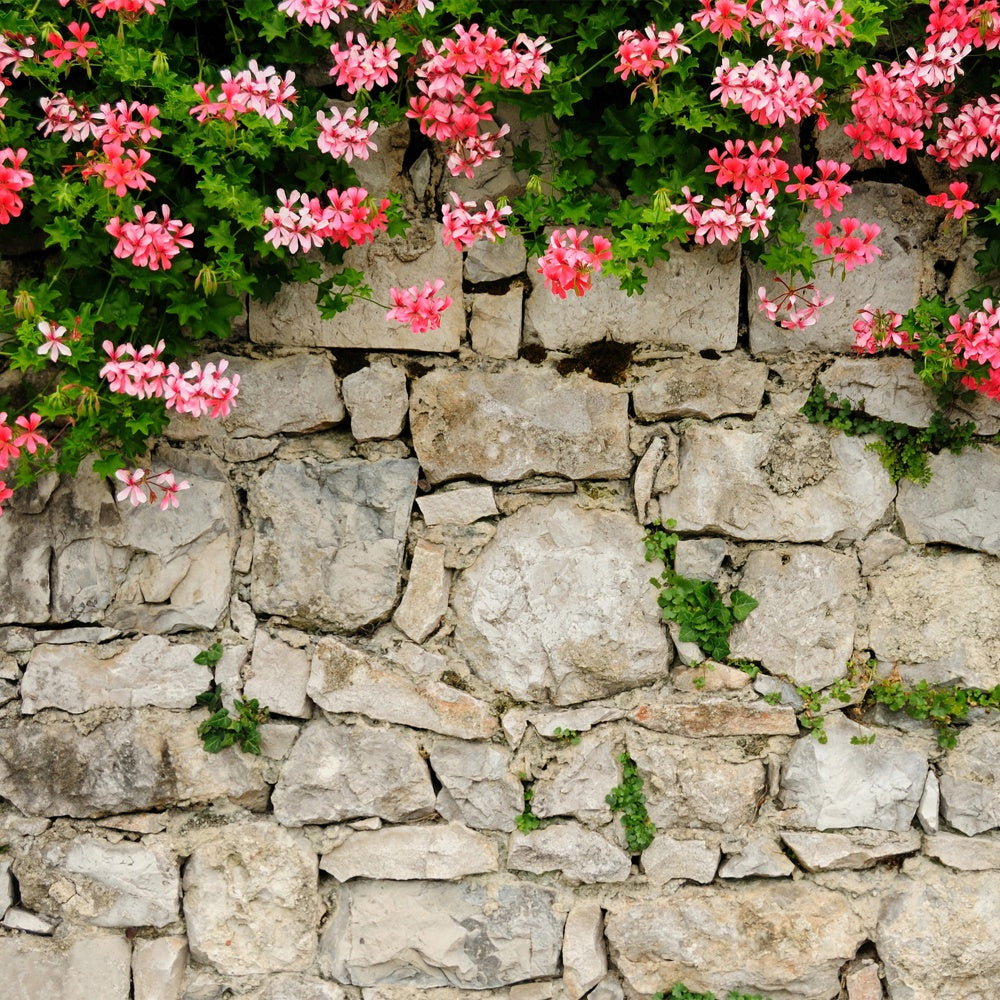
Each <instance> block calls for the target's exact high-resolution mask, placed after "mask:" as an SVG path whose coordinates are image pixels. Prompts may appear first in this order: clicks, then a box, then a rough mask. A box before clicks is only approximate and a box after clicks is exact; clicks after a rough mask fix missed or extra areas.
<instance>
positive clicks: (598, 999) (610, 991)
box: [590, 975, 625, 1000]
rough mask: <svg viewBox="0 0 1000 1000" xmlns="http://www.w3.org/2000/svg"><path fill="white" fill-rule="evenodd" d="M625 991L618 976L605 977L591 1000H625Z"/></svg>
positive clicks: (592, 994) (594, 989) (592, 992)
mask: <svg viewBox="0 0 1000 1000" xmlns="http://www.w3.org/2000/svg"><path fill="white" fill-rule="evenodd" d="M624 996H625V991H624V990H623V989H622V984H621V983H620V982H619V981H618V979H617V977H616V976H613V975H612V976H605V977H604V979H602V980H601V982H599V983H598V984H597V985H596V986H595V987H594V988H593V989H592V990H591V991H590V998H591V1000H623V998H624Z"/></svg>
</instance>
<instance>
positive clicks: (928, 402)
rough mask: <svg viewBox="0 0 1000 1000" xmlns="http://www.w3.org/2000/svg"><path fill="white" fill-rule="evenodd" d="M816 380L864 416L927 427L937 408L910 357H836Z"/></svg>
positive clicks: (911, 425)
mask: <svg viewBox="0 0 1000 1000" xmlns="http://www.w3.org/2000/svg"><path fill="white" fill-rule="evenodd" d="M819 381H820V383H821V384H822V385H823V386H824V388H826V390H827V391H828V392H832V393H835V394H836V395H837V396H838V397H839V398H840V399H848V400H850V401H851V403H852V404H853V405H854V406H855V407H856V408H858V409H864V411H865V413H870V414H871V415H872V416H873V417H881V418H882V419H883V420H893V421H895V422H896V423H899V424H909V426H910V427H926V426H927V425H928V424H929V423H930V419H931V415H932V414H933V413H934V410H935V409H936V407H935V403H934V397H933V396H932V395H931V391H930V389H928V388H927V386H926V385H924V383H923V382H921V381H920V376H919V375H917V373H916V371H914V368H913V362H912V361H911V360H910V359H909V358H837V359H836V361H834V362H833V364H832V365H830V367H829V368H827V369H826V371H824V372H823V373H822V374H821V375H820V377H819Z"/></svg>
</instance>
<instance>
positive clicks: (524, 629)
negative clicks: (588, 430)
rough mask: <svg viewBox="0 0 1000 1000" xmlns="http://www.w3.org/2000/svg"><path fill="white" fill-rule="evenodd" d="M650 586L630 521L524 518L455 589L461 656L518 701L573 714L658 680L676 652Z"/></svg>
mask: <svg viewBox="0 0 1000 1000" xmlns="http://www.w3.org/2000/svg"><path fill="white" fill-rule="evenodd" d="M649 574H650V565H649V564H648V563H646V562H645V560H644V558H643V548H642V530H641V529H640V527H639V526H638V525H637V524H636V523H635V520H634V518H632V517H629V516H628V515H626V514H620V513H614V512H610V511H602V510H582V509H580V508H579V507H577V506H576V505H575V504H574V502H573V500H571V499H558V500H554V501H553V502H552V503H550V504H547V505H545V506H537V505H532V506H528V507H524V508H522V509H521V510H519V511H518V512H517V513H516V514H513V515H512V516H511V517H508V518H505V519H504V520H503V521H501V523H500V525H499V527H498V529H497V534H496V537H495V538H494V539H493V541H492V542H491V543H490V544H489V545H488V546H487V547H486V548H485V549H484V550H483V552H482V553H481V554H480V556H479V558H478V559H477V560H476V562H475V563H474V564H473V565H472V566H471V567H470V568H469V569H467V570H466V571H465V572H464V573H463V574H462V575H461V576H460V577H459V578H458V579H457V580H456V581H455V583H454V584H453V585H452V606H453V607H454V609H455V612H456V615H457V618H458V627H457V629H456V636H455V638H456V644H457V647H458V649H459V651H460V652H461V653H462V655H464V656H465V657H466V659H467V660H468V661H469V664H470V666H471V668H472V670H473V672H474V673H475V674H476V675H477V676H478V677H480V678H481V679H482V680H484V681H486V682H487V683H489V684H491V685H492V686H493V687H494V688H496V689H498V690H501V691H506V692H507V693H508V694H510V695H511V696H512V697H514V698H517V699H519V700H522V701H549V702H551V703H552V704H556V705H571V704H574V703H576V702H581V701H588V700H591V699H594V698H601V697H604V696H606V695H609V694H613V693H615V692H618V691H621V690H624V689H626V688H629V687H633V686H636V685H639V684H643V683H647V682H649V681H652V680H656V679H657V678H659V677H662V676H663V675H664V673H665V672H666V670H667V668H668V666H669V662H670V656H671V648H670V641H669V639H668V638H667V636H666V633H665V631H664V629H663V626H662V624H661V623H660V621H659V617H658V614H657V607H656V601H655V599H654V595H653V594H652V592H651V589H650V586H649Z"/></svg>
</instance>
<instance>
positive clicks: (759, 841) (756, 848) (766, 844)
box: [719, 836, 795, 878]
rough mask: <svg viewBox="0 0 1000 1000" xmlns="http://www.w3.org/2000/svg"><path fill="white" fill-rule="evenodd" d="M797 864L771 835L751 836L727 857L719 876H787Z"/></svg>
mask: <svg viewBox="0 0 1000 1000" xmlns="http://www.w3.org/2000/svg"><path fill="white" fill-rule="evenodd" d="M794 871H795V865H793V864H792V862H791V860H790V859H789V858H788V857H787V856H786V855H785V854H784V853H782V850H781V845H780V844H778V842H777V841H776V840H774V839H772V838H770V837H766V836H751V837H750V838H749V839H748V840H747V842H746V843H745V844H744V845H743V846H742V848H740V850H739V851H736V852H734V853H732V854H729V855H728V856H727V857H726V860H725V861H723V862H722V865H721V866H720V868H719V878H785V877H786V876H789V875H791V874H792V872H794Z"/></svg>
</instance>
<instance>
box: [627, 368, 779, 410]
mask: <svg viewBox="0 0 1000 1000" xmlns="http://www.w3.org/2000/svg"><path fill="white" fill-rule="evenodd" d="M766 385H767V365H765V364H760V363H759V362H754V361H748V360H747V359H746V358H744V357H743V356H742V355H732V356H729V357H724V358H721V359H720V360H718V361H707V360H705V359H704V358H698V357H694V358H677V359H673V360H668V361H661V362H660V363H659V364H658V365H657V366H656V368H655V369H652V370H650V371H648V372H643V373H642V374H641V375H640V377H639V379H638V381H636V383H635V385H633V386H632V405H633V406H634V407H635V415H636V417H637V418H638V419H639V420H644V421H646V422H647V423H650V422H652V421H654V420H676V419H678V418H680V417H703V418H704V419H706V420H715V419H716V417H721V416H724V415H726V414H728V413H745V414H749V415H750V416H752V415H753V414H755V413H756V412H757V411H758V410H759V409H760V404H761V400H762V399H763V396H764V387H765V386H766Z"/></svg>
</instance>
